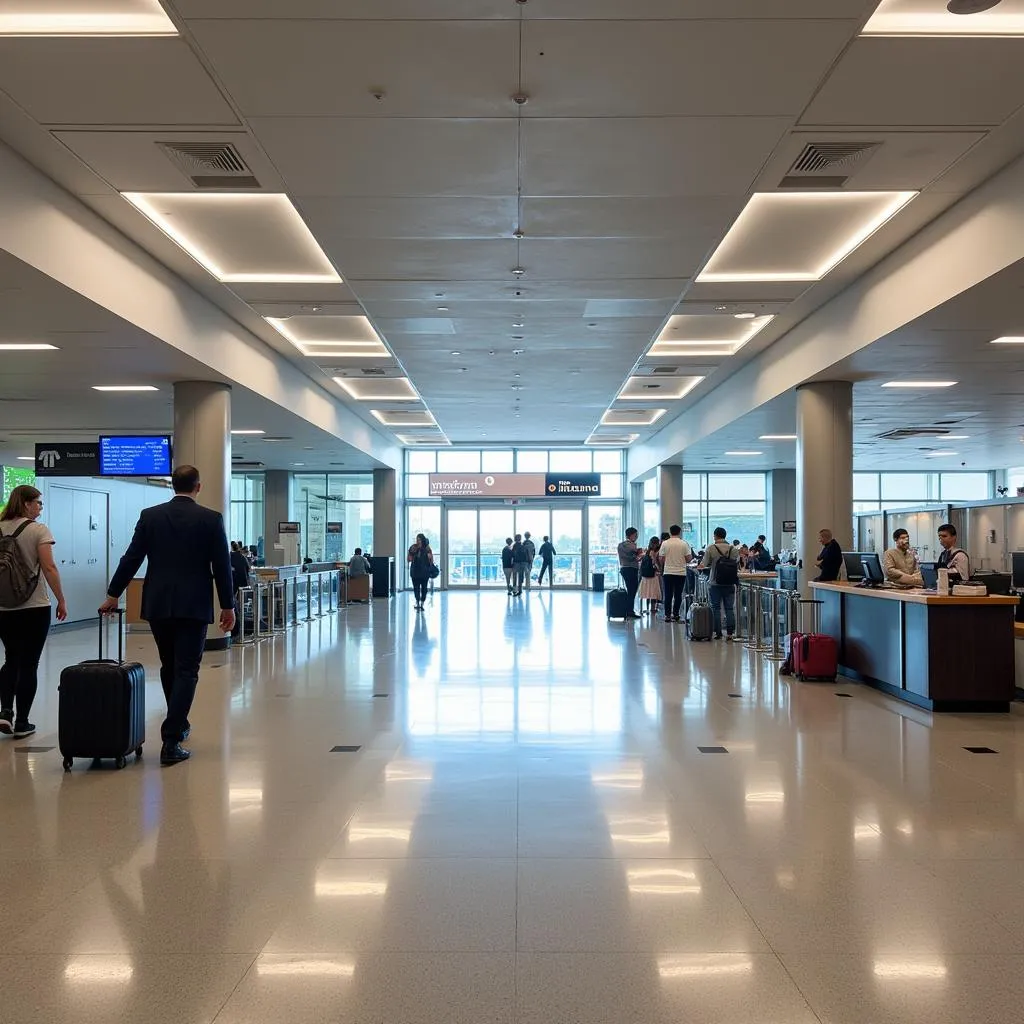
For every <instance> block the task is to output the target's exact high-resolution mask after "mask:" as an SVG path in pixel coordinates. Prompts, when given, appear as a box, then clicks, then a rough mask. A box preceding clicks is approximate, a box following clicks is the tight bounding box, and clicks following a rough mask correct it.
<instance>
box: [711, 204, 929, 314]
mask: <svg viewBox="0 0 1024 1024" xmlns="http://www.w3.org/2000/svg"><path fill="white" fill-rule="evenodd" d="M916 195H917V193H916V192H789V191H786V192H757V193H755V194H754V195H753V196H751V197H750V201H749V202H748V203H747V205H746V206H745V207H744V208H743V212H742V213H741V214H740V215H739V217H737V218H736V220H735V221H734V222H733V225H732V227H731V228H729V231H728V232H727V233H726V236H725V238H723V239H722V241H721V243H720V244H719V246H718V248H717V249H716V250H715V251H714V253H713V255H712V256H711V259H710V260H708V262H707V265H706V266H705V267H704V269H703V270H702V271H701V272H700V273H699V274H698V275H697V281H698V282H709V281H710V282H724V281H741V282H742V281H748V282H749V281H820V280H821V279H822V278H823V277H824V276H825V275H826V274H827V273H828V272H829V271H830V270H832V269H833V268H834V267H835V266H836V265H837V264H839V263H841V262H842V261H843V260H844V259H846V257H847V256H849V255H850V253H851V252H853V251H854V249H856V248H857V247H858V246H859V245H861V243H863V242H864V241H866V240H867V239H868V238H870V237H871V235H873V234H874V233H875V232H876V231H877V230H878V229H879V228H880V227H881V226H882V225H883V224H884V223H885V222H886V221H887V220H889V218H890V217H892V216H893V215H894V214H896V213H897V212H898V211H899V210H901V209H902V208H903V207H904V206H906V205H907V203H909V202H910V200H911V199H913V198H914V196H916ZM743 322H744V321H740V323H743Z"/></svg>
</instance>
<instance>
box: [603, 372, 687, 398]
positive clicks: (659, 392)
mask: <svg viewBox="0 0 1024 1024" xmlns="http://www.w3.org/2000/svg"><path fill="white" fill-rule="evenodd" d="M703 379H704V378H703V377H672V378H669V379H664V380H656V379H654V378H651V377H630V378H629V380H627V381H626V383H625V385H624V386H623V388H622V390H621V391H620V392H619V395H618V397H619V399H620V400H623V401H627V402H652V401H654V402H664V401H666V400H668V401H674V400H678V399H680V398H685V397H686V396H687V395H688V394H689V393H690V392H691V391H692V390H693V389H694V388H695V387H696V386H697V385H698V384H699V383H700V382H701V381H702V380H703Z"/></svg>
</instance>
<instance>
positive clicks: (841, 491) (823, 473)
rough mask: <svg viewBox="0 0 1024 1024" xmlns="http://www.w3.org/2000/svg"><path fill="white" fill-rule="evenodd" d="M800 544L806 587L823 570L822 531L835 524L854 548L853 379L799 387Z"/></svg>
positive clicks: (838, 537) (833, 528)
mask: <svg viewBox="0 0 1024 1024" xmlns="http://www.w3.org/2000/svg"><path fill="white" fill-rule="evenodd" d="M796 434H797V441H796V508H797V544H798V548H799V552H800V558H801V560H802V562H803V566H804V568H803V572H802V573H801V576H800V580H801V583H802V584H803V585H804V588H805V589H806V584H807V582H808V581H809V580H812V579H814V577H815V576H816V575H817V570H816V568H815V565H814V560H815V559H816V558H817V557H818V552H819V551H820V550H821V546H820V544H819V542H818V531H819V530H822V529H829V530H831V531H832V533H833V535H834V537H835V539H836V540H837V541H839V544H840V545H841V546H842V548H843V550H844V551H849V550H851V549H852V548H853V385H852V384H851V383H850V382H849V381H823V382H820V383H815V384H803V385H801V386H800V387H798V388H797V389H796Z"/></svg>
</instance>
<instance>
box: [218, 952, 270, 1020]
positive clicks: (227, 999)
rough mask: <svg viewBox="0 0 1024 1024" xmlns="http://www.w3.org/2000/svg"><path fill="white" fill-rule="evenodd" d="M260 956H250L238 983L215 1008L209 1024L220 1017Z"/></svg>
mask: <svg viewBox="0 0 1024 1024" xmlns="http://www.w3.org/2000/svg"><path fill="white" fill-rule="evenodd" d="M245 955H246V956H249V955H250V954H249V953H246V954H245ZM260 956H262V953H255V954H252V959H251V960H250V961H249V964H248V966H247V967H246V968H245V970H244V971H242V974H241V976H240V977H239V979H238V981H236V982H235V984H234V986H233V987H232V989H231V991H230V992H229V993H228V994H227V996H226V997H225V998H224V1001H223V1002H222V1003H221V1004H220V1006H218V1007H217V1011H216V1013H214V1014H213V1016H212V1017H210V1022H209V1024H215V1022H216V1020H217V1018H218V1017H220V1015H221V1014H222V1013H223V1012H224V1010H225V1009H226V1008H227V1005H228V1003H230V1002H231V1000H232V999H233V998H234V997H235V993H236V992H237V991H238V990H239V989H240V988H241V987H242V982H244V981H245V979H246V978H248V977H249V972H250V971H251V970H252V969H253V967H254V966H255V965H256V961H257V960H259V958H260Z"/></svg>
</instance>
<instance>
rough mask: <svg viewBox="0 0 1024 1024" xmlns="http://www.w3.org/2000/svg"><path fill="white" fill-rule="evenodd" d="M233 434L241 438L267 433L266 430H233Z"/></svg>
mask: <svg viewBox="0 0 1024 1024" xmlns="http://www.w3.org/2000/svg"><path fill="white" fill-rule="evenodd" d="M231 433H232V434H234V435H237V436H239V437H245V436H246V435H256V434H265V433H266V431H265V430H232V431H231Z"/></svg>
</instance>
